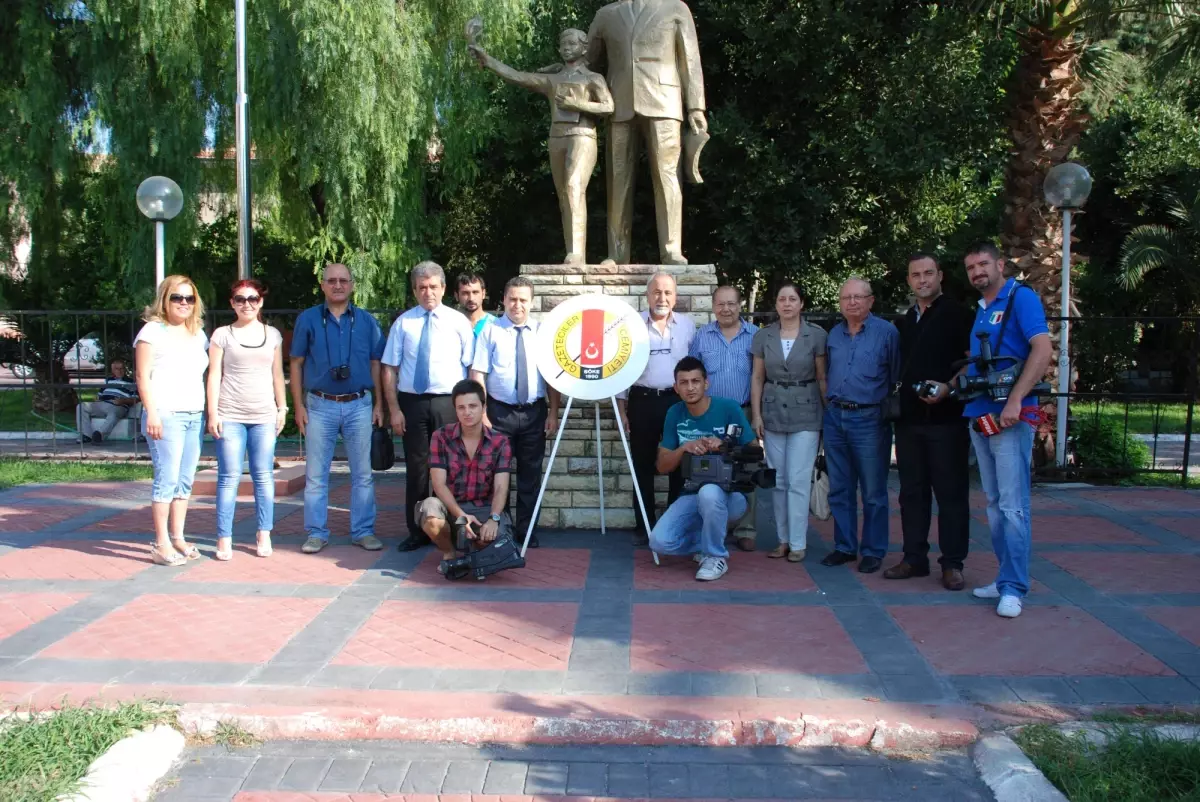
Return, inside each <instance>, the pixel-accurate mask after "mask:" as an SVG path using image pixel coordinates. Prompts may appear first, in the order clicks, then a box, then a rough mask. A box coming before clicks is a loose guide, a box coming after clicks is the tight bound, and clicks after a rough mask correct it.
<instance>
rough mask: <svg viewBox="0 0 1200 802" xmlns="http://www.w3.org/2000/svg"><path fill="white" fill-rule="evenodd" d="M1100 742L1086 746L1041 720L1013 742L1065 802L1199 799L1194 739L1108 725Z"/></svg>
mask: <svg viewBox="0 0 1200 802" xmlns="http://www.w3.org/2000/svg"><path fill="white" fill-rule="evenodd" d="M1114 732H1115V733H1116V736H1115V737H1114V738H1113V739H1112V740H1110V741H1109V742H1108V744H1107V745H1106V746H1092V745H1090V744H1088V742H1087V741H1086V740H1084V739H1083V738H1082V737H1078V736H1066V735H1063V734H1062V733H1060V732H1058V731H1057V730H1055V729H1053V728H1052V727H1049V726H1047V725H1045V724H1037V725H1034V726H1031V727H1026V728H1024V729H1023V730H1021V731H1020V732H1019V733H1017V735H1016V741H1017V743H1018V744H1019V745H1020V746H1021V748H1022V749H1024V750H1025V754H1027V755H1029V759H1030V760H1032V761H1033V763H1034V765H1036V766H1037V767H1038V769H1040V770H1041V772H1042V773H1043V774H1045V775H1046V778H1047V779H1048V780H1050V782H1052V783H1054V784H1055V785H1056V786H1057V787H1058V789H1059V790H1060V791H1062V792H1063V793H1064V794H1066V796H1067V798H1068V799H1070V800H1071V802H1173V801H1179V800H1188V802H1196V800H1200V743H1195V742H1190V741H1167V740H1162V739H1160V738H1158V737H1156V736H1154V735H1151V734H1148V733H1144V732H1140V731H1138V730H1133V729H1130V728H1128V727H1123V726H1120V725H1114Z"/></svg>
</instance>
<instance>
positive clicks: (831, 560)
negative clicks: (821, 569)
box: [821, 550, 858, 566]
mask: <svg viewBox="0 0 1200 802" xmlns="http://www.w3.org/2000/svg"><path fill="white" fill-rule="evenodd" d="M857 559H858V557H856V556H855V555H853V554H847V553H846V552H844V551H836V550H835V551H831V552H829V553H828V554H826V555H825V559H823V560H821V565H829V566H834V565H845V564H846V563H852V562H854V561H855V560H857Z"/></svg>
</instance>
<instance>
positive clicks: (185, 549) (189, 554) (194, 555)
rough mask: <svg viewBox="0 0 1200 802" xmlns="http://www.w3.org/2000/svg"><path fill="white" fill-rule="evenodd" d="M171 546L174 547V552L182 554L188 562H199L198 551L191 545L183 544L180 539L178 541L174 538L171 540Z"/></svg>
mask: <svg viewBox="0 0 1200 802" xmlns="http://www.w3.org/2000/svg"><path fill="white" fill-rule="evenodd" d="M181 544H182V545H181ZM171 545H172V546H174V547H175V551H177V552H179V553H180V554H182V555H183V556H184V558H185V559H188V560H199V559H200V549H198V548H196V547H195V546H193V545H192V544H191V543H184V542H183V540H182V538H181V539H180V540H175V538H171Z"/></svg>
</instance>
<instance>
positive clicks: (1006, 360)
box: [913, 332, 1050, 404]
mask: <svg viewBox="0 0 1200 802" xmlns="http://www.w3.org/2000/svg"><path fill="white" fill-rule="evenodd" d="M975 336H976V337H978V338H979V356H977V357H974V358H973V359H963V360H960V361H958V362H955V363H954V364H953V365H952V366H951V367H953V368H954V369H955V370H958V369H959V368H962V367H963V366H964V365H972V364H973V365H975V367H976V368H977V369H978V371H979V375H978V376H968V375H966V374H962V375H959V376H955V377H954V378H953V379H951V380H950V382H949V387H950V394H949V397H950V398H953V399H955V400H957V401H974V400H975V399H976V398H988V399H990V400H992V401H997V402H999V403H1002V404H1003V403H1004V402H1006V401H1008V396H1009V394H1010V393H1011V392H1012V388H1013V385H1015V384H1016V383H1017V379H1019V378H1020V377H1021V371H1022V370H1024V369H1025V360H1024V359H1018V358H1017V357H1015V356H1002V355H995V354H993V353H992V342H991V335H990V334H988V333H987V332H980V333H979V334H977V335H975ZM913 390H914V391H915V392H916V394H917V396H919V397H920V398H928V397H930V396H932V395H933V394H934V393H935V392H936V391H937V385H936V384H935V383H934V382H919V383H918V384H914V385H913ZM1030 392H1031V393H1032V394H1035V395H1036V394H1040V393H1048V392H1050V385H1049V384H1047V383H1046V382H1039V383H1038V384H1035V385H1034V386H1033V388H1032V389H1031V390H1030Z"/></svg>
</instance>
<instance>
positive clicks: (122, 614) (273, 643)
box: [41, 594, 329, 663]
mask: <svg viewBox="0 0 1200 802" xmlns="http://www.w3.org/2000/svg"><path fill="white" fill-rule="evenodd" d="M328 603H329V602H328V600H327V599H292V598H262V597H248V596H192V595H185V594H173V595H163V594H152V595H146V596H140V597H138V598H136V599H134V600H133V601H132V602H130V603H129V604H127V605H125V606H124V607H121V608H120V609H118V610H116V611H114V612H112V613H109V614H108V615H106V616H104V617H103V618H101V619H100V620H99V621H95V622H93V623H92V624H89V625H88V626H86V627H84V628H83V629H81V630H80V631H78V632H75V633H74V634H71V635H68V636H67V637H66V638H64V639H63V640H60V641H58V642H57V643H55V644H54V645H52V646H50V647H49V648H47V649H44V650H43V651H42V652H41V656H43V657H78V658H85V659H108V658H122V659H129V660H148V661H160V660H191V661H207V662H216V663H265V662H267V661H268V660H270V659H271V658H272V657H274V656H275V653H276V652H278V651H279V650H280V648H282V647H283V645H284V644H285V643H287V642H288V641H289V640H290V639H291V638H292V637H293V636H294V635H295V634H296V633H297V632H299V631H300V630H301V629H303V628H304V627H305V626H306V625H307V624H308V623H309V622H310V621H312V619H313V618H314V617H316V615H317V614H318V613H319V612H321V610H322V609H323V608H324V607H325V605H326V604H328Z"/></svg>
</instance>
